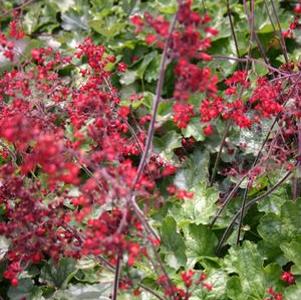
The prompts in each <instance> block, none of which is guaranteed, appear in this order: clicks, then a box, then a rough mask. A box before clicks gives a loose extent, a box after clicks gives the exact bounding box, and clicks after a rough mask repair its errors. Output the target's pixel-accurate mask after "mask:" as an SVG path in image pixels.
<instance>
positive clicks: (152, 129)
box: [133, 13, 178, 186]
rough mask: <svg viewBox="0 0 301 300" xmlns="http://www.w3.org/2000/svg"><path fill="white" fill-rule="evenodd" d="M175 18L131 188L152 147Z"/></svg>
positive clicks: (138, 177) (175, 18)
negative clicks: (141, 152) (143, 146)
mask: <svg viewBox="0 0 301 300" xmlns="http://www.w3.org/2000/svg"><path fill="white" fill-rule="evenodd" d="M177 16H178V13H177V14H176V15H175V17H174V19H173V21H172V23H171V25H170V28H169V35H168V38H167V41H166V42H165V45H164V50H163V53H162V58H161V63H160V72H159V79H158V84H157V88H156V96H155V100H154V102H153V108H152V118H151V121H150V125H149V128H148V133H147V138H146V142H145V148H144V151H143V154H142V157H141V160H140V163H139V166H138V171H137V175H136V178H135V180H134V184H133V186H135V185H136V183H137V182H138V181H139V179H140V178H141V176H142V173H143V170H144V167H145V165H146V162H147V157H148V154H149V151H150V148H151V145H152V141H153V137H154V132H155V124H156V119H157V112H158V107H159V104H160V99H161V94H162V88H163V83H164V78H165V69H166V65H167V60H168V59H167V56H168V50H169V45H170V41H171V35H172V32H173V30H174V28H175V25H176V21H177Z"/></svg>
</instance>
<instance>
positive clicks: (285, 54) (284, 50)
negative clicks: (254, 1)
mask: <svg viewBox="0 0 301 300" xmlns="http://www.w3.org/2000/svg"><path fill="white" fill-rule="evenodd" d="M271 4H272V8H273V12H274V15H275V18H276V22H277V25H278V35H279V39H280V45H281V47H282V50H283V56H284V59H285V62H286V63H287V64H288V63H289V59H288V55H287V49H286V45H285V41H284V37H283V35H282V29H281V24H280V20H279V17H278V14H277V11H276V7H275V4H274V0H271Z"/></svg>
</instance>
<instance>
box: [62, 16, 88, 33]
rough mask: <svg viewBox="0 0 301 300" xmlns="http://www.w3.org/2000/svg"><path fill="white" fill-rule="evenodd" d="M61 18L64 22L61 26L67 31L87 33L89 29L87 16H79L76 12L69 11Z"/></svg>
mask: <svg viewBox="0 0 301 300" xmlns="http://www.w3.org/2000/svg"><path fill="white" fill-rule="evenodd" d="M61 18H62V21H63V22H62V24H61V26H62V27H63V28H64V29H65V30H67V31H73V30H84V31H87V30H88V29H89V26H88V21H87V16H86V15H82V14H79V13H78V12H76V11H72V12H71V11H70V12H69V11H68V13H63V14H62V17H61Z"/></svg>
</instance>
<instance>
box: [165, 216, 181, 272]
mask: <svg viewBox="0 0 301 300" xmlns="http://www.w3.org/2000/svg"><path fill="white" fill-rule="evenodd" d="M161 238H162V243H163V245H164V246H165V248H166V249H167V250H168V251H171V252H172V254H173V257H172V258H171V257H169V258H168V259H169V261H170V260H171V259H172V260H173V259H175V263H176V264H175V265H173V266H175V267H178V266H185V265H186V255H185V248H186V247H185V243H184V241H183V238H182V236H181V234H179V233H178V232H177V223H176V221H175V220H174V218H172V217H170V216H168V217H166V218H165V219H164V220H163V222H162V226H161Z"/></svg>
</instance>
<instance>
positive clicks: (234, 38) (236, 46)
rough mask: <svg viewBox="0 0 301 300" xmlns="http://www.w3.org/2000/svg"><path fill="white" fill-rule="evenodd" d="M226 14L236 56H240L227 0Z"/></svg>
mask: <svg viewBox="0 0 301 300" xmlns="http://www.w3.org/2000/svg"><path fill="white" fill-rule="evenodd" d="M227 15H228V18H229V22H230V28H231V34H232V37H233V40H234V44H235V49H236V53H237V56H238V57H240V54H239V49H238V42H237V38H236V34H235V30H234V24H233V20H232V16H231V9H230V2H229V0H227Z"/></svg>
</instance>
